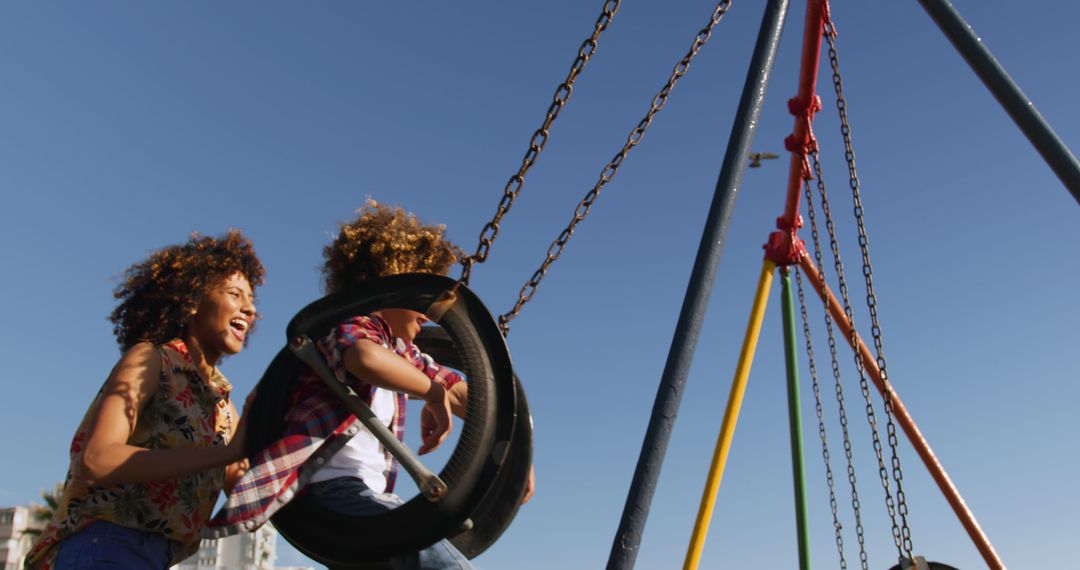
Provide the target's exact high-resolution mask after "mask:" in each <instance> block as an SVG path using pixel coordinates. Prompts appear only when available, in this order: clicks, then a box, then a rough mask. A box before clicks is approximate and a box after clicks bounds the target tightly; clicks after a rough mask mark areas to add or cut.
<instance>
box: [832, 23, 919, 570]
mask: <svg viewBox="0 0 1080 570" xmlns="http://www.w3.org/2000/svg"><path fill="white" fill-rule="evenodd" d="M825 40H826V41H827V42H828V44H829V64H830V65H831V66H832V71H833V87H834V89H835V91H836V109H837V111H838V113H839V115H840V134H841V136H842V137H843V139H844V158H845V160H846V161H847V165H848V184H849V186H850V187H851V193H852V196H853V200H854V210H855V212H854V213H855V221H856V225H857V226H858V230H859V249H860V251H861V252H862V269H863V277H864V280H865V281H866V305H867V308H868V309H869V312H870V324H871V328H870V332H871V335H872V336H873V340H874V350H875V355H876V359H877V365H878V369H879V370H880V371H881V383H882V385H883V387H884V389H883V390H882V399H883V400H884V402H885V404H884V408H885V417H886V431H887V432H888V441H889V450H890V452H891V460H892V461H891V463H892V475H893V480H894V481H896V503H897V509H898V511H899V513H900V529H899V536H896V533H897V530H896V529H895V527H894V530H893V534H894V542H896V546H897V548H898V549H899V550H900V554H901V557H907V558H908V559H912V550H913V548H912V541H911V528H910V527H909V526H908V507H907V499H906V497H905V495H904V488H903V479H904V473H903V469H902V468H901V465H900V455H899V453H898V450H897V445H898V443H899V441H898V438H897V435H896V423H895V422H894V420H893V391H892V385H891V384H890V383H889V375H888V371H887V368H886V363H885V354H884V351H883V346H882V345H883V343H882V335H881V325H880V323H879V322H878V318H877V296H876V295H875V293H874V280H873V273H874V270H873V267H872V266H871V264H870V244H869V239H868V238H867V234H866V225H865V223H864V219H863V207H862V197H861V195H860V191H859V190H860V185H859V176H858V173H857V171H856V168H855V150H854V147H853V146H852V143H851V125H850V124H849V123H848V118H847V100H846V99H845V98H844V82H843V79H842V78H841V76H840V60H839V57H838V55H837V52H836V27H835V26H834V25H833V23H832V20H831V19H826V21H825ZM894 524H895V523H894Z"/></svg>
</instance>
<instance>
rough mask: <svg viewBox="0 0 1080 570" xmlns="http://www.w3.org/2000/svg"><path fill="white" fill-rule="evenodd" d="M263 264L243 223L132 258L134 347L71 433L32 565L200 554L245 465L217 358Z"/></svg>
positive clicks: (127, 310)
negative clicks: (224, 496)
mask: <svg viewBox="0 0 1080 570" xmlns="http://www.w3.org/2000/svg"><path fill="white" fill-rule="evenodd" d="M263 273H264V271H263V267H262V264H261V262H260V261H259V259H258V257H256V255H255V250H254V249H253V247H252V245H251V242H250V241H249V240H248V239H246V238H244V237H243V236H242V235H241V234H240V232H238V231H230V232H228V233H227V234H226V235H225V236H222V237H220V238H211V237H199V236H198V235H193V236H192V237H191V239H189V240H188V242H187V243H186V244H182V245H174V246H170V247H166V248H164V249H161V250H159V251H157V252H154V253H153V254H151V255H150V257H149V258H147V259H146V260H144V261H142V262H140V263H137V264H135V265H133V266H131V267H130V268H128V270H127V272H126V273H125V277H126V279H125V281H124V282H123V283H122V284H121V285H120V286H119V287H118V288H117V289H116V292H115V296H116V298H117V299H119V300H120V304H119V306H117V307H116V309H115V310H114V311H113V313H112V316H111V320H112V322H113V323H114V325H115V327H114V332H115V334H116V338H117V341H118V342H119V344H120V348H121V350H122V351H124V355H123V356H122V357H121V358H120V361H119V362H118V363H117V364H116V366H115V367H114V368H113V370H112V372H111V373H110V374H109V377H108V379H107V380H106V381H105V384H104V386H103V387H102V388H101V390H100V391H99V392H98V394H97V397H95V398H94V401H93V402H92V403H91V404H90V408H89V409H88V410H87V412H86V414H85V417H84V418H83V420H82V423H80V425H79V428H78V430H77V431H76V432H75V437H74V439H73V441H72V443H71V467H70V468H69V470H68V475H67V479H66V481H65V484H64V492H63V495H62V497H61V498H60V502H59V505H58V506H57V508H56V511H55V513H54V515H53V518H52V520H51V521H50V522H49V525H48V526H47V527H46V528H45V530H44V531H43V532H42V534H41V535H40V536H39V537H38V538H37V540H36V542H35V543H34V545H33V547H32V549H31V551H30V554H29V555H28V556H27V558H26V567H27V568H29V569H31V570H38V569H52V568H57V569H59V568H98V567H99V566H100V567H105V566H108V567H119V568H125V569H134V570H142V569H146V570H165V569H167V568H168V567H169V566H170V565H171V564H175V563H178V562H180V561H181V560H183V559H184V558H187V557H188V556H190V555H191V554H193V553H194V552H195V551H196V550H197V549H198V545H199V538H200V532H201V531H202V527H203V524H204V523H205V521H206V520H207V519H208V518H209V516H210V513H211V511H212V509H213V508H214V503H215V501H216V500H217V497H218V493H219V492H220V491H221V490H222V489H223V488H228V487H229V486H230V485H231V484H232V483H233V482H235V480H236V479H238V478H239V476H240V475H241V474H242V473H243V469H244V462H243V457H244V450H243V440H244V438H243V433H244V429H243V422H242V421H241V420H240V419H239V417H238V414H237V412H236V408H235V407H234V406H233V404H232V402H231V401H230V397H229V396H230V392H231V390H232V386H231V385H230V384H229V382H228V380H226V379H225V377H224V376H222V375H221V373H220V372H219V371H218V370H217V368H216V365H217V364H218V362H220V361H221V359H222V358H223V357H224V356H225V355H229V354H236V353H238V352H240V351H241V350H242V349H243V348H244V346H245V345H246V344H247V337H248V334H250V332H251V329H252V327H253V326H254V324H255V319H256V313H255V295H254V287H256V286H258V285H261V284H262V279H263Z"/></svg>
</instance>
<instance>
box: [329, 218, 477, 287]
mask: <svg viewBox="0 0 1080 570" xmlns="http://www.w3.org/2000/svg"><path fill="white" fill-rule="evenodd" d="M445 232H446V226H442V225H425V224H424V223H423V222H421V221H420V220H419V219H417V217H416V216H415V215H414V214H411V213H409V212H406V211H405V210H404V209H402V208H400V207H396V206H386V205H383V204H379V203H377V202H375V200H372V199H370V198H369V199H368V200H367V202H366V203H365V204H364V207H362V208H360V209H359V210H357V216H356V219H355V220H353V221H351V222H349V223H345V224H341V231H340V232H339V233H338V236H337V238H336V239H334V241H333V242H332V243H331V244H330V245H328V246H326V247H324V248H323V257H324V258H326V263H325V264H324V265H323V275H324V276H325V278H326V282H325V287H326V292H327V293H335V292H337V291H341V290H344V289H348V288H349V287H351V286H354V285H357V284H360V283H363V282H364V281H367V280H368V279H375V278H378V277H384V276H387V275H396V274H398V273H436V274H439V275H446V274H447V273H448V272H449V271H450V266H451V265H453V263H454V262H455V261H457V259H458V257H459V256H461V255H462V252H461V249H459V248H458V247H457V246H456V245H454V244H452V243H450V242H449V241H448V240H446V239H445V238H444V237H443V234H444V233H445Z"/></svg>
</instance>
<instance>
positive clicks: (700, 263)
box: [607, 0, 789, 570]
mask: <svg viewBox="0 0 1080 570" xmlns="http://www.w3.org/2000/svg"><path fill="white" fill-rule="evenodd" d="M788 3H789V0H769V2H768V5H767V6H766V7H765V14H764V16H763V17H762V21H761V28H760V30H759V31H758V37H757V43H756V44H755V45H754V54H753V57H752V58H751V60H750V69H749V71H748V72H747V75H746V82H745V83H744V85H743V91H742V95H741V98H740V100H739V107H738V109H737V111H736V115H735V123H734V124H733V125H732V127H731V137H730V138H729V139H728V146H727V151H726V153H725V155H724V162H723V164H722V166H721V168H720V177H719V179H718V181H717V183H716V192H715V193H714V194H713V201H712V205H711V206H710V208H709V217H708V220H707V221H706V223H705V229H704V232H703V234H702V236H701V244H700V245H699V246H698V252H697V257H696V258H695V259H694V268H693V270H692V271H691V274H690V284H689V286H688V287H687V289H686V296H685V298H684V299H683V305H682V310H681V311H680V312H679V321H678V323H677V324H676V327H675V335H674V337H673V338H672V340H671V349H670V351H669V352H668V358H667V362H666V363H665V365H664V372H663V375H662V376H661V378H660V386H659V388H658V389H657V392H656V401H655V402H654V403H653V409H652V416H651V417H650V418H649V427H648V429H647V430H646V432H645V440H644V442H643V443H642V445H641V455H639V456H638V463H637V468H636V469H635V470H634V478H633V480H632V481H631V483H630V491H629V493H628V494H627V497H626V505H625V507H624V508H623V514H622V519H621V521H620V523H619V529H618V531H616V533H615V540H614V542H613V544H612V545H611V555H610V557H609V558H608V563H607V568H608V570H628V569H630V568H633V567H634V561H635V559H636V558H637V553H638V548H639V546H640V545H641V535H642V533H643V532H644V530H645V521H646V519H647V518H648V515H649V507H650V505H651V504H652V498H653V494H654V492H655V490H656V482H657V480H658V479H659V478H660V468H661V466H662V465H663V462H664V454H665V453H666V452H667V444H668V440H669V439H670V438H671V430H672V428H673V426H674V425H675V417H676V416H677V415H678V413H679V403H680V401H681V400H682V390H683V386H684V385H685V384H686V377H687V375H688V373H689V370H690V363H691V361H692V360H693V356H694V349H695V348H696V346H697V340H698V336H699V333H700V332H701V324H702V322H703V320H704V317H705V309H706V308H707V306H708V301H709V294H710V293H711V292H712V285H713V281H714V280H715V277H716V268H717V266H719V265H720V255H721V253H722V252H723V248H724V239H725V237H726V236H727V229H728V226H729V225H730V223H731V215H732V212H733V211H734V209H735V198H736V196H737V194H738V190H739V186H740V185H741V184H742V177H743V172H744V171H745V167H746V156H747V155H748V154H749V153H750V145H751V143H753V140H754V133H755V131H756V130H757V125H758V116H759V115H760V112H761V105H762V103H763V102H764V101H765V91H766V88H767V87H768V83H769V75H770V73H771V72H772V67H773V62H774V61H775V59H776V50H777V46H778V45H779V44H780V35H781V32H782V31H783V25H784V17H785V16H786V15H787V9H788Z"/></svg>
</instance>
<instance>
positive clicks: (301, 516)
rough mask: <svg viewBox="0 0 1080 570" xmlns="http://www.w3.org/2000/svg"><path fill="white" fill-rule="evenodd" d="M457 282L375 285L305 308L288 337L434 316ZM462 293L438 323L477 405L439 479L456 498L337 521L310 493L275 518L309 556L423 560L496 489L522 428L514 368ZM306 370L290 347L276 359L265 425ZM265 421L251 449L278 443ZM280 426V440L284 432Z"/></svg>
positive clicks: (403, 280) (260, 398)
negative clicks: (388, 314) (398, 313)
mask: <svg viewBox="0 0 1080 570" xmlns="http://www.w3.org/2000/svg"><path fill="white" fill-rule="evenodd" d="M456 284H457V283H456V281H454V280H452V279H449V278H446V277H441V276H436V275H426V274H406V275H395V276H391V277H385V278H382V279H378V280H375V281H371V282H369V283H365V284H364V285H363V286H361V287H358V288H356V289H354V290H350V291H347V292H342V293H338V294H335V295H331V296H327V297H324V298H322V299H320V300H318V301H316V302H314V303H312V304H310V305H308V306H307V307H305V308H304V309H303V310H301V311H300V312H299V313H298V314H297V315H296V317H294V318H293V320H292V321H291V322H290V323H289V326H288V328H287V338H289V339H291V338H294V337H296V336H299V335H302V334H304V335H307V336H308V337H309V338H312V339H317V338H320V337H322V336H324V335H325V334H326V333H327V332H328V331H329V330H330V329H331V328H332V327H333V326H335V325H336V324H337V323H339V322H341V321H343V320H344V319H346V318H349V317H351V316H354V315H366V314H369V313H371V312H373V311H376V310H378V309H380V308H390V307H394V308H404V309H412V310H416V311H421V312H425V311H427V309H428V307H429V306H430V305H431V304H432V303H433V302H434V301H436V300H438V299H439V298H440V296H441V295H443V294H444V293H445V292H446V291H449V290H451V289H453V288H454V287H455V285H456ZM456 295H457V299H456V302H454V303H453V305H452V306H451V307H450V308H449V309H448V310H447V311H446V312H445V313H444V314H443V315H442V316H441V317H440V318H439V320H438V321H437V323H438V324H439V325H440V326H441V327H443V329H444V330H445V331H446V332H447V334H448V335H449V336H450V338H451V339H452V340H453V342H454V345H455V346H457V347H458V349H459V350H458V354H459V355H460V357H461V363H460V364H461V366H459V367H455V368H459V369H460V370H462V372H464V373H465V374H466V376H467V378H468V381H469V405H468V410H467V413H466V418H465V422H464V426H463V427H462V431H461V436H460V437H459V440H458V444H457V446H456V447H455V449H454V452H453V453H452V454H451V456H450V459H449V460H448V461H447V464H446V466H445V467H444V468H443V470H442V472H441V473H440V474H439V475H440V477H442V479H443V480H444V481H445V482H446V483H447V485H448V487H449V490H448V491H447V493H446V495H445V496H444V497H443V498H442V499H441V500H440V501H438V502H434V503H432V502H430V501H428V500H426V499H424V498H423V497H422V496H417V497H415V498H413V499H412V500H410V501H408V502H407V503H405V504H404V505H402V506H401V507H398V508H396V509H394V510H392V511H389V512H388V513H385V514H381V515H375V516H365V517H350V516H344V515H341V514H338V513H335V512H333V511H331V510H329V509H325V508H322V507H320V506H318V505H316V504H314V503H312V502H311V501H309V500H306V498H305V496H304V495H303V494H302V493H300V494H299V495H298V496H297V497H296V498H295V499H293V500H292V501H291V502H290V503H289V504H287V505H285V506H284V507H283V508H282V509H281V510H280V511H278V512H277V513H276V514H275V515H274V516H273V518H272V519H271V520H272V521H273V523H274V526H275V527H277V529H278V531H279V532H280V533H281V535H282V536H283V537H285V539H286V540H288V541H289V543H291V544H292V545H293V546H295V547H296V548H297V549H298V550H300V551H301V552H303V553H304V554H306V555H307V556H309V557H311V558H313V559H315V560H317V561H319V562H322V563H323V564H326V565H328V566H332V567H345V566H347V565H350V564H356V563H369V562H370V563H377V562H378V561H380V560H384V559H386V558H387V557H389V556H393V555H397V554H402V553H406V552H414V551H416V550H419V549H421V548H424V547H426V546H429V545H431V544H433V543H435V542H437V541H438V540H441V539H443V538H445V537H447V536H449V535H451V534H454V533H455V532H457V531H458V530H459V529H460V528H461V527H462V525H463V523H464V522H465V521H466V519H468V517H469V515H470V514H471V513H472V512H473V511H475V509H476V508H477V506H478V505H479V504H480V503H481V501H482V500H483V498H484V496H485V494H486V493H487V491H488V489H489V488H490V487H491V486H492V485H493V484H494V482H495V480H496V478H497V475H498V473H499V471H500V466H501V465H502V464H503V462H504V460H505V457H506V453H507V451H508V449H509V447H510V446H509V442H510V441H512V439H513V433H514V430H515V427H516V426H515V408H516V400H517V395H516V386H515V384H514V379H513V369H512V366H511V363H510V356H509V353H508V352H507V350H506V344H505V342H504V340H503V338H502V334H501V333H500V332H499V329H498V326H497V325H496V324H495V321H494V320H493V319H492V318H491V314H490V313H489V312H488V311H487V309H486V308H485V307H484V306H483V304H482V303H481V302H480V300H479V299H478V298H477V297H476V295H475V294H473V293H472V292H471V291H469V290H468V289H467V288H465V287H463V286H462V287H458V288H457V290H456ZM300 366H301V364H300V363H299V361H298V360H297V359H296V358H295V357H293V356H292V355H291V353H289V352H288V350H287V349H286V350H284V351H282V354H279V355H278V357H277V358H275V359H274V362H272V363H271V366H270V368H269V369H268V370H267V373H266V374H264V376H263V379H262V380H261V381H260V383H259V387H258V388H257V392H256V394H257V395H256V399H255V402H253V406H254V408H253V412H255V414H256V417H259V418H268V416H266V415H258V414H260V413H274V412H281V415H277V416H269V417H270V418H273V417H278V418H281V417H283V415H284V414H283V412H284V409H285V406H287V397H288V393H289V391H290V390H289V387H288V384H289V383H291V382H293V381H294V379H295V377H296V373H297V372H298V371H299V369H300V368H299V367H300ZM264 384H265V385H264ZM282 385H285V386H284V387H283V386H282ZM264 390H265V393H266V395H265V396H264ZM255 423H258V424H259V429H252V430H251V434H250V435H249V439H248V442H249V443H250V444H251V445H250V447H249V448H253V449H262V448H264V447H265V445H266V442H267V441H270V442H273V441H275V440H276V437H274V436H273V431H274V428H275V426H274V421H273V420H270V419H267V421H265V422H263V421H259V422H255ZM278 424H279V425H277V426H276V427H277V429H278V432H277V434H278V436H280V433H281V431H280V430H281V428H282V427H283V425H281V424H280V422H278ZM252 427H253V428H254V427H255V425H253V426H252ZM260 445H261V446H262V447H259V446H260ZM401 476H407V475H406V474H404V473H403V474H402V475H401Z"/></svg>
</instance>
